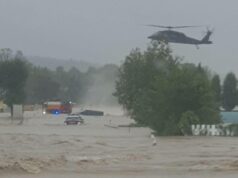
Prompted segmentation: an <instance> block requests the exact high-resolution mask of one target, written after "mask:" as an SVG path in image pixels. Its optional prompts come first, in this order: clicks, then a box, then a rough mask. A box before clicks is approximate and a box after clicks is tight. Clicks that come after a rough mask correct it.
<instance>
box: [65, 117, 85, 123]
mask: <svg viewBox="0 0 238 178" xmlns="http://www.w3.org/2000/svg"><path fill="white" fill-rule="evenodd" d="M64 123H65V124H66V125H80V124H83V123H84V120H83V118H82V117H81V116H79V115H69V116H67V118H66V119H65V121H64Z"/></svg>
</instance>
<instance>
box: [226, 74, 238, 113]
mask: <svg viewBox="0 0 238 178" xmlns="http://www.w3.org/2000/svg"><path fill="white" fill-rule="evenodd" d="M237 96H238V95H237V79H236V76H235V74H233V73H232V72H231V73H228V74H227V75H226V77H225V80H224V84H223V95H222V106H223V108H224V109H225V110H226V111H231V110H232V109H234V107H235V106H236V105H237Z"/></svg>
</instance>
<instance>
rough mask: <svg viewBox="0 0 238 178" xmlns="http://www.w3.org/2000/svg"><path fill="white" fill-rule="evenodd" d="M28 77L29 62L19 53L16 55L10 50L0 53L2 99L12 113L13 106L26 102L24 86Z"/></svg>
mask: <svg viewBox="0 0 238 178" xmlns="http://www.w3.org/2000/svg"><path fill="white" fill-rule="evenodd" d="M27 77H28V70H27V62H26V61H25V59H24V56H23V54H22V53H21V52H20V51H18V52H17V53H16V54H15V55H14V54H13V53H12V51H11V50H10V49H2V50H1V52H0V99H1V100H3V101H4V103H5V104H7V105H8V106H9V107H10V108H11V111H12V106H13V104H21V103H23V102H24V100H25V96H26V94H25V91H24V86H25V83H26V80H27Z"/></svg>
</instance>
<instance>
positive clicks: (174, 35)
mask: <svg viewBox="0 0 238 178" xmlns="http://www.w3.org/2000/svg"><path fill="white" fill-rule="evenodd" d="M209 33H210V32H209ZM207 35H209V36H210V34H208V33H207ZM209 36H208V38H206V39H205V37H204V39H202V40H198V39H195V38H191V37H188V36H186V35H185V34H184V33H181V32H178V31H173V30H164V31H158V32H156V33H154V34H152V35H151V36H149V37H148V38H149V39H152V40H157V41H166V42H169V43H183V44H194V45H200V44H211V43H212V42H211V41H209V40H208V39H209Z"/></svg>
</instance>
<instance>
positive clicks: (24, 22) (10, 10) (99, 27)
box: [0, 0, 238, 75]
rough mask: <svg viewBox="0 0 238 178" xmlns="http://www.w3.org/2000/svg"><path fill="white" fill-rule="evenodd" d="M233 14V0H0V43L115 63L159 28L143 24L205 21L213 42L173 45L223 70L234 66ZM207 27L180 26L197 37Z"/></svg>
mask: <svg viewBox="0 0 238 178" xmlns="http://www.w3.org/2000/svg"><path fill="white" fill-rule="evenodd" d="M237 17H238V2H237V0H228V1H225V0H0V24H1V28H0V29H1V33H0V48H5V47H9V48H11V49H13V50H22V51H23V53H24V54H25V55H36V56H47V57H55V58H61V59H69V58H73V59H75V60H85V61H94V62H97V63H117V64H118V63H121V61H123V60H124V57H125V56H126V55H127V54H128V53H129V51H130V50H131V49H132V48H135V47H139V48H141V49H142V50H144V49H145V48H146V46H147V44H148V43H149V40H148V39H147V36H149V35H150V34H151V33H154V32H155V31H157V30H160V29H156V28H152V27H147V26H144V24H160V25H209V26H211V28H212V27H214V28H215V33H214V34H213V36H212V38H211V40H212V41H213V42H214V44H212V45H204V46H203V45H201V46H200V49H199V50H197V49H196V47H195V46H189V45H179V44H177V45H171V47H172V49H173V50H174V53H175V54H177V55H179V56H184V57H185V61H189V62H195V63H198V62H201V63H202V64H203V65H208V66H209V67H210V68H211V69H212V70H214V71H216V72H218V73H220V74H222V75H224V74H226V73H227V72H230V71H233V72H236V71H238V70H237V69H236V68H237V66H238V45H237V43H238V22H237V20H236V18H237ZM205 30H206V27H204V28H196V29H184V30H181V31H183V32H185V33H186V34H187V35H189V36H192V37H196V38H199V39H200V38H202V33H201V32H202V31H205ZM236 74H238V72H236Z"/></svg>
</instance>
